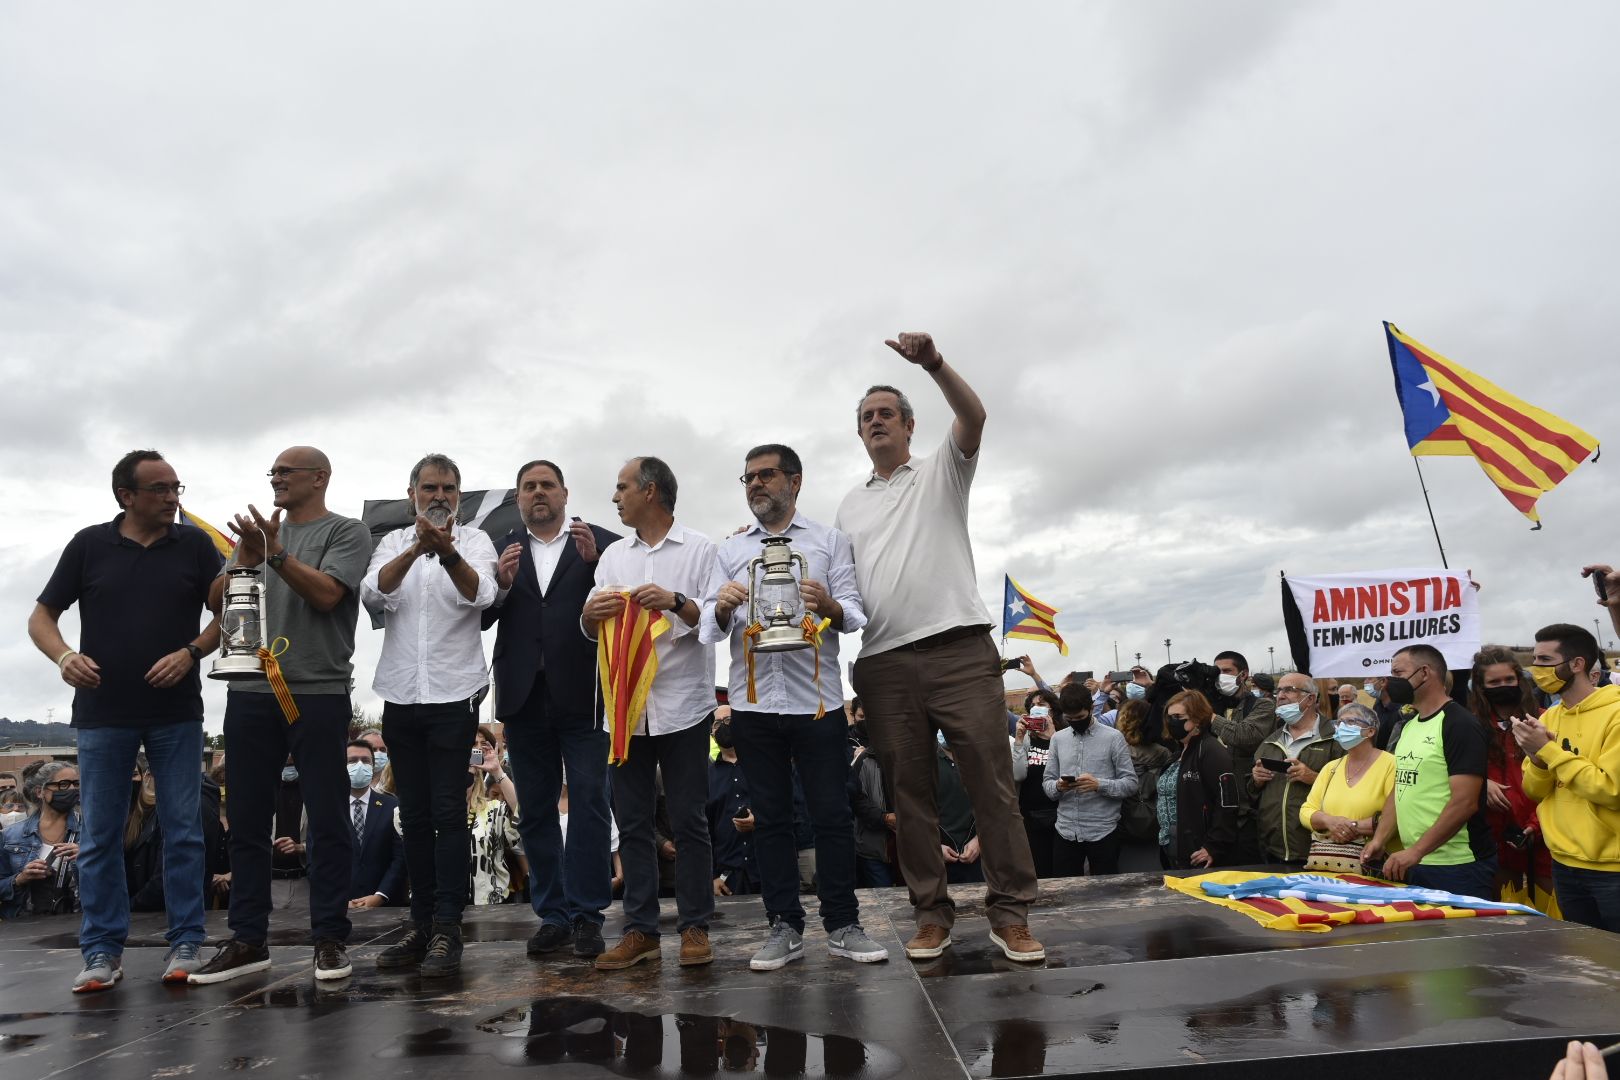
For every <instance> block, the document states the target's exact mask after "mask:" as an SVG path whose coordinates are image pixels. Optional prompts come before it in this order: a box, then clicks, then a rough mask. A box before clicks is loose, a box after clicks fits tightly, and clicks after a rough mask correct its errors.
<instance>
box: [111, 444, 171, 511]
mask: <svg viewBox="0 0 1620 1080" xmlns="http://www.w3.org/2000/svg"><path fill="white" fill-rule="evenodd" d="M163 460H164V457H163V455H162V454H160V453H158V452H157V451H156V450H131V451H130V452H129V453H127V454H125V455H124V456H123V457H121V458H119V459H118V464H116V465H114V466H113V471H112V489H113V498H114V499H117V501H118V508H119V509H120V510H122V509H123V507H124V500H123V499H119V498H118V493H119V492H120V491H134V490H135V467H136V466H137V465H139V464H140V463H141V462H143V461H163Z"/></svg>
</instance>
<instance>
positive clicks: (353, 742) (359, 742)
mask: <svg viewBox="0 0 1620 1080" xmlns="http://www.w3.org/2000/svg"><path fill="white" fill-rule="evenodd" d="M349 745H350V746H352V747H360V748H361V749H363V750H365V752H366V753H368V754H370V755H371V760H372V762H373V763H375V762H376V760H377V751H376V750H375V749H374V748H373V747H372V745H371V744H370V743H368V742H366V740H364V739H350V740H349Z"/></svg>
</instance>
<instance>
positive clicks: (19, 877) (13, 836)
mask: <svg viewBox="0 0 1620 1080" xmlns="http://www.w3.org/2000/svg"><path fill="white" fill-rule="evenodd" d="M23 775H24V780H23V784H24V787H25V788H26V791H25V794H27V795H29V796H31V800H30V801H31V805H32V806H33V811H32V812H31V813H30V814H29V815H28V816H27V817H26V818H24V819H23V820H21V821H19V822H16V823H15V824H13V825H9V826H7V827H6V830H5V832H4V834H0V860H3V865H0V919H16V918H20V917H21V916H24V915H60V914H64V913H66V912H72V911H77V910H79V874H78V865H77V863H78V858H79V833H80V830H81V822H80V819H79V770H78V769H76V768H74V766H73V763H72V762H70V761H48V762H45V763H44V764H43V765H42V766H41V767H40V768H39V769H37V770H36V771H34V772H32V773H28V772H25V773H24V774H23Z"/></svg>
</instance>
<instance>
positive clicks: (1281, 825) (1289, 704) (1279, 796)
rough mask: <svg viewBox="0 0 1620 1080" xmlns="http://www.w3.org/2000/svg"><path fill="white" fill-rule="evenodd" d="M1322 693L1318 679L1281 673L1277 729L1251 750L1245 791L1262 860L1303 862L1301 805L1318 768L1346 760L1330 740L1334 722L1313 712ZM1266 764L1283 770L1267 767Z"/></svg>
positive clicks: (1306, 845)
mask: <svg viewBox="0 0 1620 1080" xmlns="http://www.w3.org/2000/svg"><path fill="white" fill-rule="evenodd" d="M1320 694H1321V680H1316V681H1312V680H1311V679H1310V678H1309V677H1308V676H1306V675H1302V674H1300V673H1299V672H1297V671H1291V672H1289V673H1288V674H1287V675H1284V676H1283V677H1282V679H1281V680H1280V682H1279V683H1278V686H1277V719H1278V720H1280V721H1281V722H1282V723H1281V726H1280V727H1278V728H1277V730H1276V731H1274V732H1272V734H1271V735H1269V736H1268V737H1267V738H1266V740H1265V741H1264V742H1262V743H1261V744H1260V747H1259V749H1257V750H1256V751H1255V762H1254V766H1253V767H1252V768H1251V769H1250V770H1249V783H1248V789H1249V797H1250V798H1251V799H1252V800H1254V804H1255V825H1256V832H1257V834H1258V838H1259V841H1260V855H1261V858H1262V859H1264V860H1265V861H1266V862H1280V863H1289V864H1292V865H1296V866H1299V865H1303V864H1304V862H1305V857H1306V855H1307V854H1309V852H1310V849H1311V833H1310V830H1309V829H1308V828H1306V827H1305V826H1304V825H1302V824H1300V817H1299V811H1300V807H1302V806H1303V805H1304V804H1305V798H1306V796H1307V795H1309V794H1310V792H1311V785H1312V784H1314V783H1316V777H1317V773H1318V772H1319V771H1320V770H1321V769H1322V767H1323V766H1324V765H1326V764H1327V763H1328V762H1329V761H1332V760H1333V759H1334V758H1339V757H1343V756H1344V748H1343V747H1342V746H1341V745H1339V743H1338V741H1337V740H1336V739H1335V738H1334V728H1333V721H1331V720H1330V719H1328V717H1326V716H1324V715H1322V714H1321V713H1319V712H1318V711H1317V703H1318V701H1319V700H1320ZM1267 761H1270V762H1272V763H1273V764H1276V763H1279V762H1281V763H1286V766H1287V767H1286V768H1285V769H1281V770H1274V769H1270V768H1267V767H1266V765H1265V764H1264V763H1265V762H1267Z"/></svg>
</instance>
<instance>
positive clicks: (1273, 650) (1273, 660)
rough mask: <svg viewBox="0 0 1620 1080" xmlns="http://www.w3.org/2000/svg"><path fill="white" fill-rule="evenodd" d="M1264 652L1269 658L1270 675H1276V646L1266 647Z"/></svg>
mask: <svg viewBox="0 0 1620 1080" xmlns="http://www.w3.org/2000/svg"><path fill="white" fill-rule="evenodd" d="M1266 652H1267V653H1268V654H1269V655H1270V656H1271V673H1272V674H1273V675H1275V674H1277V646H1275V645H1267V646H1266Z"/></svg>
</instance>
